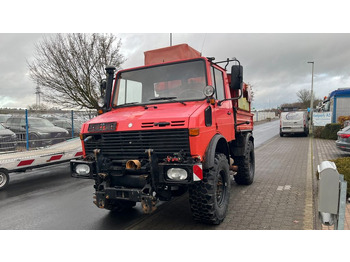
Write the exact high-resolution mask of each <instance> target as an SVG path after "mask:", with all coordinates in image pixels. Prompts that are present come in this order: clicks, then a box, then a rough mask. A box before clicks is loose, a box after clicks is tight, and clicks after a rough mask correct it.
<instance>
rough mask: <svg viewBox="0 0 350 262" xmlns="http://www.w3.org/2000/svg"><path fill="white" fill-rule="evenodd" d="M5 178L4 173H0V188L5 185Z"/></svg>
mask: <svg viewBox="0 0 350 262" xmlns="http://www.w3.org/2000/svg"><path fill="white" fill-rule="evenodd" d="M6 181H7V177H6V176H5V174H4V173H0V188H1V187H3V186H4V185H5V184H6Z"/></svg>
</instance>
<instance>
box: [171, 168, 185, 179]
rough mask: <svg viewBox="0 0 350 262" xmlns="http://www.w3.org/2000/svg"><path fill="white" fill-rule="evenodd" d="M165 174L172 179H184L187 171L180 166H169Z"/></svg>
mask: <svg viewBox="0 0 350 262" xmlns="http://www.w3.org/2000/svg"><path fill="white" fill-rule="evenodd" d="M167 176H168V178H169V179H172V180H185V179H186V178H187V171H186V170H185V169H182V168H170V169H168V171H167Z"/></svg>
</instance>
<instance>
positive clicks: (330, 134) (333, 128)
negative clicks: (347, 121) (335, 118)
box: [314, 123, 342, 140]
mask: <svg viewBox="0 0 350 262" xmlns="http://www.w3.org/2000/svg"><path fill="white" fill-rule="evenodd" d="M341 127H342V126H341V124H338V123H335V124H327V125H326V126H325V127H316V128H315V130H314V137H316V138H323V139H333V140H337V138H338V136H337V132H338V131H339V130H340V129H341Z"/></svg>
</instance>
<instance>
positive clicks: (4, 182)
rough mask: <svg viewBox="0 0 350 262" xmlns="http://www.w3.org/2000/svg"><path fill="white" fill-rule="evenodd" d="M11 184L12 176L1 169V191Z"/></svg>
mask: <svg viewBox="0 0 350 262" xmlns="http://www.w3.org/2000/svg"><path fill="white" fill-rule="evenodd" d="M9 182H10V176H9V173H8V171H7V170H6V169H3V168H0V190H2V189H5V188H6V187H7V185H8V183H9Z"/></svg>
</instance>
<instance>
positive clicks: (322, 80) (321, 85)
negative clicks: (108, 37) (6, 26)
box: [0, 33, 350, 108]
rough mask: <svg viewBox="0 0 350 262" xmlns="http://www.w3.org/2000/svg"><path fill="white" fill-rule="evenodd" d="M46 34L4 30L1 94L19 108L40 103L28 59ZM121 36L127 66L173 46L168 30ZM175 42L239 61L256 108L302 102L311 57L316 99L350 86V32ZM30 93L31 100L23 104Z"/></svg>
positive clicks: (176, 38)
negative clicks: (300, 92)
mask: <svg viewBox="0 0 350 262" xmlns="http://www.w3.org/2000/svg"><path fill="white" fill-rule="evenodd" d="M43 35H44V34H0V53H1V54H2V55H1V57H0V70H1V71H0V72H1V73H0V91H1V93H0V96H1V97H7V99H11V101H17V105H18V106H23V103H25V105H28V104H30V103H34V102H35V94H34V92H35V86H36V85H35V83H33V82H32V81H31V80H30V79H29V77H28V68H27V64H26V60H30V59H31V58H32V56H33V54H34V45H35V43H37V42H38V41H40V40H41V38H42V37H43ZM117 36H118V37H119V38H121V40H122V47H121V52H122V54H124V56H125V58H126V59H127V61H126V62H125V63H124V64H123V65H122V67H123V68H129V67H136V66H141V65H143V63H144V54H143V53H144V52H145V51H147V50H152V49H157V48H162V47H166V46H169V44H170V34H169V33H138V34H128V33H123V34H117ZM172 43H173V45H176V44H182V43H187V44H189V45H190V46H192V47H193V48H195V49H197V50H198V51H200V52H202V55H203V56H211V57H215V58H216V61H220V60H225V59H226V58H232V57H236V58H237V59H239V60H240V61H241V64H242V65H243V67H244V81H245V82H248V83H250V84H252V85H253V89H254V92H255V100H254V106H255V107H256V108H267V107H269V106H274V107H275V106H279V105H281V104H283V103H292V102H295V101H297V96H296V93H297V91H298V90H300V89H305V88H306V89H310V87H311V65H310V64H308V63H307V62H308V61H314V69H315V70H314V92H315V95H316V97H319V98H321V97H324V96H325V95H328V93H329V92H331V91H332V90H335V89H337V88H341V87H350V75H349V74H350V63H349V61H350V48H348V47H349V46H350V34H307V33H292V34H290V33H282V34H275V33H269V34H264V33H256V34H253V33H173V34H172ZM25 96H26V97H27V98H28V99H27V101H28V103H26V102H25V101H24V102H23V99H22V98H23V97H25ZM29 97H31V99H29ZM29 102H30V103H29ZM13 103H14V104H16V103H15V102H13Z"/></svg>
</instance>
